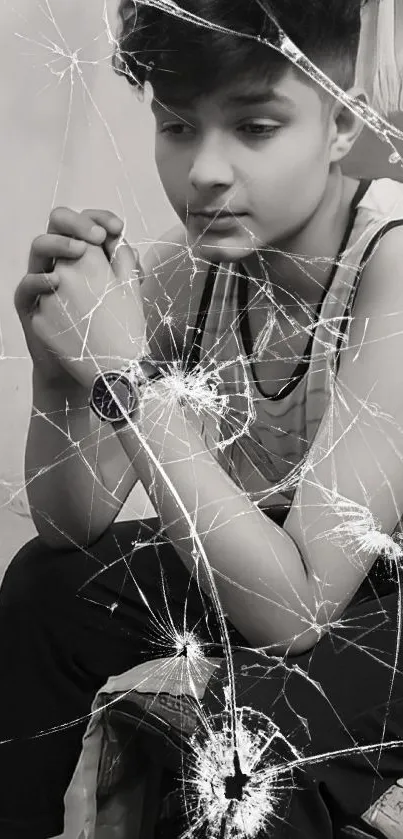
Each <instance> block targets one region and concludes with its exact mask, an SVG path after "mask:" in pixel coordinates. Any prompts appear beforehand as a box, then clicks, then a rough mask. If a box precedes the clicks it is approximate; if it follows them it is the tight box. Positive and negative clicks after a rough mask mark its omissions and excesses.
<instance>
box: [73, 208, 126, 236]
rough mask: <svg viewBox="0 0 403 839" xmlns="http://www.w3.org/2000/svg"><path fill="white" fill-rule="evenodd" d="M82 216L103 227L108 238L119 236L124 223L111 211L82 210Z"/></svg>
mask: <svg viewBox="0 0 403 839" xmlns="http://www.w3.org/2000/svg"><path fill="white" fill-rule="evenodd" d="M82 214H83V215H85V216H87V217H88V218H90V219H91V221H93V222H95V224H99V225H100V226H101V227H103V228H104V229H105V230H106V232H107V233H108V234H109V235H110V236H120V234H121V232H122V230H123V227H124V222H123V221H122V219H121V218H119V216H117V215H116V213H113V212H112V211H111V210H96V209H95V210H94V209H89V210H82Z"/></svg>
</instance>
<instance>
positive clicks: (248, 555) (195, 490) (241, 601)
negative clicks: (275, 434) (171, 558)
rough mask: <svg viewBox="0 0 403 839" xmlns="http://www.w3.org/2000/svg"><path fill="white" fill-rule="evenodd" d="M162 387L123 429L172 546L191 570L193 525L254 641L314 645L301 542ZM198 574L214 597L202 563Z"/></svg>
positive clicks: (225, 600) (221, 590) (227, 603)
mask: <svg viewBox="0 0 403 839" xmlns="http://www.w3.org/2000/svg"><path fill="white" fill-rule="evenodd" d="M165 386H166V385H165V384H164V385H163V387H162V388H161V389H159V391H158V394H161V396H160V395H156V396H155V398H153V399H147V400H145V401H144V403H143V410H142V414H141V418H139V419H138V421H137V423H136V425H137V428H138V432H136V431H135V430H131V429H130V428H128V427H126V429H125V430H122V431H119V432H118V434H119V436H120V439H121V442H122V445H123V447H124V448H125V450H126V452H127V454H128V456H129V458H130V459H131V460H132V462H133V465H134V468H135V470H136V473H137V474H138V475H139V477H140V479H141V481H142V483H143V485H144V486H145V488H146V490H147V492H148V494H149V497H150V499H151V500H152V502H153V504H154V506H155V508H156V510H157V512H158V514H159V516H160V519H161V521H162V523H163V525H164V527H165V528H166V530H167V533H168V536H169V538H170V539H171V541H172V543H173V544H174V546H175V549H176V550H177V552H178V554H179V555H180V557H181V558H182V560H183V562H184V563H185V565H186V566H187V567H188V569H189V570H190V571H193V570H194V566H195V560H194V555H192V549H194V548H195V547H196V548H197V547H198V546H197V544H195V542H194V540H193V539H192V537H191V536H190V533H191V531H192V528H193V532H196V533H197V534H198V537H199V539H200V542H201V544H202V547H203V550H204V551H205V554H206V556H207V559H208V562H209V564H210V566H211V568H212V569H213V572H214V580H215V584H216V587H217V591H218V595H219V598H220V602H221V605H222V607H223V610H224V612H225V613H226V614H227V615H228V617H229V619H230V620H231V622H232V623H233V624H234V626H236V627H237V629H238V630H239V631H240V632H241V633H242V634H243V635H244V637H245V638H246V639H247V641H248V642H249V643H250V644H252V645H253V646H264V647H269V648H270V650H271V651H272V652H277V653H281V652H284V651H286V650H289V649H290V648H291V650H292V651H293V652H299V651H301V649H302V648H304V647H306V646H308V647H309V646H311V645H312V643H313V639H312V634H311V633H310V634H309V637H308V630H309V627H310V626H311V625H312V611H313V594H312V592H313V588H312V585H311V582H310V580H309V578H308V576H307V574H306V571H305V568H304V565H303V562H302V560H301V556H300V553H299V550H298V548H297V546H296V545H295V543H294V542H293V540H292V539H291V538H290V537H289V536H288V534H287V533H286V532H285V531H284V530H282V529H281V528H280V527H278V526H277V525H275V524H274V523H272V522H271V521H270V520H269V519H268V518H267V517H266V516H265V515H264V514H263V513H262V512H261V511H260V510H259V509H258V508H257V507H256V506H255V505H254V504H253V503H252V502H251V501H250V499H249V498H248V497H247V496H246V494H245V493H243V492H242V491H241V490H239V489H238V488H237V487H236V485H235V484H234V483H233V481H232V480H231V479H230V478H229V476H228V475H227V474H226V473H225V472H224V470H223V469H222V468H221V466H220V465H219V464H218V463H217V461H216V460H215V459H214V457H213V455H212V454H211V453H210V452H208V451H206V447H205V445H204V443H203V441H202V439H201V437H200V435H199V434H198V432H197V431H196V430H195V427H194V424H193V422H192V415H191V412H190V411H189V410H187V417H186V416H185V414H184V411H183V409H181V408H180V407H176V408H173V407H172V404H169V403H168V402H167V399H166V398H165V399H164V391H163V388H164V387H165ZM161 397H162V398H161ZM153 462H154V463H155V462H156V463H158V464H159V465H160V467H161V469H159V468H157V467H156V466H155V465H154V463H153ZM169 483H170V484H171V488H169ZM198 579H199V582H200V584H201V586H202V588H204V590H205V591H206V593H208V594H210V585H209V582H208V579H207V577H206V574H205V573H203V571H202V566H201V565H200V563H199V565H198ZM301 634H303V639H302V638H301V639H300V641H299V640H296V641H295V642H294V643H293V639H298V637H299V636H301ZM301 643H302V647H301Z"/></svg>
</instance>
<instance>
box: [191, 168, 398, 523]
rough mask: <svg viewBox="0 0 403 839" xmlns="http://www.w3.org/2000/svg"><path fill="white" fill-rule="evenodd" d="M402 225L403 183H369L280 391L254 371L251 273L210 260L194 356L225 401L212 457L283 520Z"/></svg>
mask: <svg viewBox="0 0 403 839" xmlns="http://www.w3.org/2000/svg"><path fill="white" fill-rule="evenodd" d="M402 224H403V184H402V183H400V182H397V181H394V180H392V179H390V178H381V179H377V180H361V181H360V183H359V186H358V189H357V191H356V194H355V197H354V199H353V201H352V204H351V210H350V218H349V223H348V225H347V229H346V231H345V234H344V237H343V241H342V243H341V246H340V250H339V253H338V255H337V258H336V259H335V261H334V264H333V268H332V272H331V276H330V278H329V282H328V284H327V288H326V290H325V291H324V294H323V296H322V300H321V301H320V304H319V307H318V310H317V316H316V318H314V320H313V326H312V328H311V334H310V335H307V339H308V340H307V347H306V350H305V354H304V357H303V358H302V360H301V361H300V362H299V364H298V365H297V366H296V369H295V371H294V374H293V375H292V377H291V378H290V380H289V381H288V383H287V384H286V385H285V386H283V387H281V388H280V389H279V391H278V393H277V394H275V395H274V396H267V395H265V394H264V391H263V390H262V388H261V387H260V385H259V382H258V381H257V378H256V375H255V374H254V370H253V363H252V360H251V355H252V336H251V333H250V327H249V321H248V312H247V285H248V283H247V274H246V271H245V269H244V267H243V266H242V263H238V264H235V263H220V264H218V265H217V264H216V265H211V266H210V269H209V272H208V275H207V279H206V283H205V287H204V290H203V294H202V299H201V303H200V308H199V312H198V316H197V319H196V325H195V328H194V331H193V335H192V341H191V343H190V346H189V345H188V346H187V350H188V353H189V354H188V361H187V363H188V364H189V366H190V368H191V369H193V368H194V366H195V365H197V364H200V366H201V368H202V369H203V370H210V369H211V371H213V370H214V369H215V370H218V371H219V375H220V379H221V380H222V381H221V383H220V384H219V388H218V392H219V393H222V394H224V393H225V394H226V398H227V407H226V408H225V409H224V410H223V411H222V412H221V413H222V414H223V416H222V417H221V418H220V416H219V415H214V414H213V413H211V414H209V412H208V411H206V412H204V413H205V414H206V416H203V419H202V420H200V422H201V426H200V428H199V431H200V433H202V435H203V437H204V439H205V442H206V445H207V446H208V447H209V446H210V444H211V441H214V443H215V444H217V443H218V445H219V448H218V453H217V449H215V451H214V456H215V457H216V458H217V459H218V461H219V462H220V463H221V465H222V466H223V468H224V469H225V470H226V472H227V473H228V474H229V475H230V476H231V477H232V479H233V480H234V481H235V483H236V484H237V485H238V486H240V487H242V488H243V489H244V490H245V491H246V492H247V494H248V496H249V497H250V498H251V499H252V500H253V501H254V502H255V503H256V504H257V505H258V506H259V507H260V508H261V509H262V510H263V511H264V512H265V513H267V514H268V515H269V516H270V517H271V518H273V519H274V520H275V521H277V523H279V524H282V523H283V522H284V520H285V518H286V515H287V513H288V510H289V508H290V506H291V504H292V499H293V496H294V492H295V489H296V486H297V484H298V480H299V468H300V467H301V465H302V464H303V462H304V459H305V458H306V456H307V454H308V452H309V448H310V445H311V443H312V441H313V439H314V436H315V434H316V432H317V430H318V427H319V424H320V422H321V420H322V417H323V415H324V412H325V410H326V407H327V405H328V402H329V399H330V396H331V389H332V382H333V381H334V376H335V374H336V373H337V369H338V363H339V355H340V351H341V349H342V348H343V346H345V345H346V343H347V340H348V334H349V325H350V322H351V317H352V310H353V305H354V299H355V295H356V292H357V288H358V285H359V282H360V278H361V274H362V269H363V267H364V266H365V264H366V262H367V260H368V258H369V257H370V256H371V254H372V252H373V250H374V248H375V246H376V245H377V243H378V242H379V240H380V238H381V237H382V236H383V235H384V234H385V233H386V232H387V231H388V230H390V229H391V228H393V227H395V226H397V225H402Z"/></svg>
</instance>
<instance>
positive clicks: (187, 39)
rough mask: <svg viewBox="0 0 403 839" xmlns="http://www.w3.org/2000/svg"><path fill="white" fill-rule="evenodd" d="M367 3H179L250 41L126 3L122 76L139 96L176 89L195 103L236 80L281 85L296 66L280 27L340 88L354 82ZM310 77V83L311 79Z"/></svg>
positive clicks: (120, 39) (117, 63)
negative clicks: (283, 48)
mask: <svg viewBox="0 0 403 839" xmlns="http://www.w3.org/2000/svg"><path fill="white" fill-rule="evenodd" d="M365 2H367V0H178V5H179V7H181V8H182V9H184V10H186V12H190V13H192V14H194V15H197V16H198V17H200V18H204V19H205V20H207V21H209V22H212V23H214V24H216V25H218V26H220V27H222V28H226V29H231V30H235V31H236V32H240V33H243V34H244V35H246V36H250V35H252V36H254V37H252V38H250V37H243V38H242V37H241V38H240V37H236V36H234V35H232V34H228V33H226V32H223V31H221V32H219V31H217V30H214V29H213V28H209V27H203V26H199V25H195V24H194V23H192V22H189V21H186V20H185V19H183V18H181V17H177V16H175V15H172V13H169V12H168V11H165V10H161V9H157V8H155V7H152V6H147V5H144V4H143V3H142V2H141V0H140V2H137V0H120V4H119V11H118V15H119V31H118V35H117V43H118V47H117V49H116V52H115V54H114V57H113V66H114V69H115V70H116V72H118V73H119V74H123V75H124V76H126V78H127V79H128V81H129V83H130V84H131V85H133V86H134V87H136V88H137V89H138V90H139V91H141V90H142V88H143V87H144V84H145V81H147V80H149V81H150V82H151V84H152V87H153V89H154V92H155V93H156V95H157V97H158V98H160V97H162V98H163V94H164V92H172V89H173V88H179V89H180V90H181V91H183V90H185V91H187V92H188V93H190V94H191V95H192V96H193V97H194V98H197V97H198V96H201V95H207V94H211V93H212V92H214V91H215V90H216V89H217V87H219V86H221V85H225V84H226V83H228V82H230V81H231V80H233V79H234V78H236V77H237V78H239V77H242V78H244V79H248V78H250V79H251V80H253V79H256V78H259V79H263V80H268V81H270V82H271V83H272V84H275V83H276V82H277V81H278V80H279V79H280V78H281V77H282V76H283V75H284V73H285V72H286V70H287V69H288V68H289V67H290V61H289V59H288V58H286V57H285V56H284V55H282V54H281V53H280V52H278V50H275V49H270V48H269V47H267V45H264V44H260V43H259V42H258V41H257V40H256V36H257V37H259V36H261V37H262V38H265V39H268V40H269V41H270V42H272V43H273V42H274V43H278V28H277V26H276V25H275V24H274V23H273V20H272V17H271V16H270V15H272V16H274V17H275V19H276V20H277V21H278V24H279V26H280V27H281V28H282V29H283V31H285V33H286V34H287V35H288V36H289V38H290V39H291V40H292V41H293V42H294V43H295V45H296V46H297V47H298V48H299V49H300V50H301V51H302V52H303V53H305V55H306V56H307V57H308V58H309V59H310V60H311V61H312V62H314V63H315V65H316V66H317V67H319V68H320V69H321V70H323V72H325V73H326V74H327V75H328V76H329V77H330V78H331V79H332V80H333V81H334V82H335V83H336V84H337V85H339V87H341V88H342V89H343V90H347V89H348V88H349V87H350V86H351V85H353V83H354V71H355V63H356V58H357V50H358V43H359V36H360V27H361V20H360V13H361V7H362V6H363V5H364V4H365ZM305 78H307V77H306V76H305Z"/></svg>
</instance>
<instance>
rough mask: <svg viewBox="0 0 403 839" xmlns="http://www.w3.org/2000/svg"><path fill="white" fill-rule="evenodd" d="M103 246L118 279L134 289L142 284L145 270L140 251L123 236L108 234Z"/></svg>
mask: <svg viewBox="0 0 403 839" xmlns="http://www.w3.org/2000/svg"><path fill="white" fill-rule="evenodd" d="M103 247H104V251H105V253H106V255H107V257H108V259H109V262H110V264H111V268H112V270H113V273H114V274H115V277H116V278H117V280H118V281H119V282H120V283H122V284H123V285H124V286H129V287H130V288H132V289H133V287H134V288H136V287H138V286H140V285H141V283H142V280H143V278H144V272H143V269H142V267H141V263H140V257H139V253H138V251H137V250H135V249H133V248H132V247H130V245H129V244H128V242H127V241H126V239H124V238H123V237H122V236H110V235H108V236H107V237H106V239H105V241H104V244H103Z"/></svg>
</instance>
